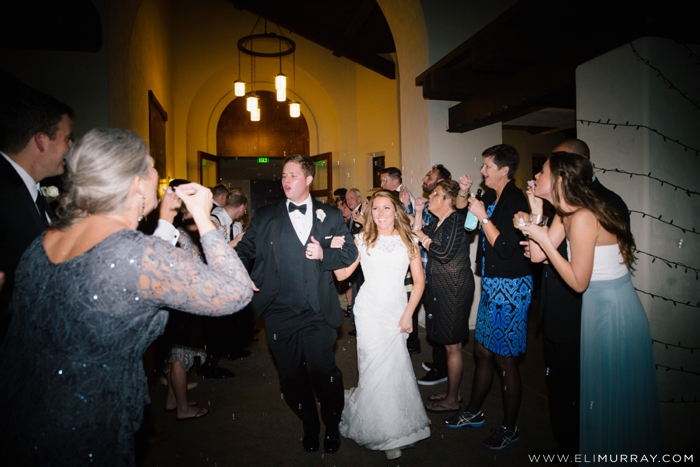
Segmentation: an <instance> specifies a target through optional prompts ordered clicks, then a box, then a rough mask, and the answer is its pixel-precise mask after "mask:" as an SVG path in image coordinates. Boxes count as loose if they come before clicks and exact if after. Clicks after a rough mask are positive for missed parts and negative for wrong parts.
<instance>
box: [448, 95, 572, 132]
mask: <svg viewBox="0 0 700 467" xmlns="http://www.w3.org/2000/svg"><path fill="white" fill-rule="evenodd" d="M575 105H576V87H575V85H574V84H571V85H569V86H566V87H563V88H560V89H555V90H546V91H542V92H540V93H539V94H538V95H531V96H530V97H528V98H527V99H520V100H506V99H502V98H501V97H493V98H490V99H479V100H478V101H465V102H461V103H459V104H457V105H455V106H453V107H450V108H449V109H448V113H449V118H448V130H447V131H449V132H451V133H464V132H467V131H471V130H476V129H477V128H482V127H485V126H487V125H491V124H493V123H498V122H505V121H508V120H513V119H515V118H518V117H522V116H523V115H528V114H530V113H532V112H536V111H538V110H542V109H544V108H546V107H559V108H574V107H575Z"/></svg>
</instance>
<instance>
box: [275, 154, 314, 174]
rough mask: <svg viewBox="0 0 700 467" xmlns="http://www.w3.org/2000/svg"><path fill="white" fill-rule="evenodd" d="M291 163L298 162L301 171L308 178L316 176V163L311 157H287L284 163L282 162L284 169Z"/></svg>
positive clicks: (299, 155)
mask: <svg viewBox="0 0 700 467" xmlns="http://www.w3.org/2000/svg"><path fill="white" fill-rule="evenodd" d="M289 162H296V163H297V164H299V165H300V166H301V171H302V172H304V176H306V177H308V176H309V175H311V176H312V177H313V176H314V175H316V164H314V161H313V160H312V159H311V158H310V157H309V156H302V155H301V154H297V155H294V156H287V157H285V158H284V162H282V167H283V168H284V166H285V165H287V164H288V163H289Z"/></svg>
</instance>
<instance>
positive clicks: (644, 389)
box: [513, 153, 663, 464]
mask: <svg viewBox="0 0 700 467" xmlns="http://www.w3.org/2000/svg"><path fill="white" fill-rule="evenodd" d="M592 178H593V168H592V166H591V164H590V162H589V161H588V160H587V159H585V158H583V157H581V156H578V155H576V154H568V153H554V154H552V155H551V156H550V157H549V159H548V160H547V162H546V163H545V165H544V167H543V169H542V172H540V173H539V174H537V175H536V176H535V183H534V186H531V187H530V188H528V195H529V199H530V204H531V208H532V213H533V214H535V213H542V199H546V200H547V201H549V202H550V203H552V205H553V206H554V207H555V208H556V212H557V215H556V216H555V218H554V220H553V222H552V226H551V227H550V228H549V229H548V228H547V227H539V226H536V225H534V224H530V223H529V222H528V220H527V218H529V215H525V214H524V213H518V214H516V216H515V218H514V220H513V222H514V223H515V225H516V227H517V228H519V229H520V230H522V231H523V233H525V234H527V235H528V236H529V239H530V254H531V259H532V261H543V260H545V259H547V260H548V261H549V262H550V263H551V264H552V266H554V267H555V268H556V270H557V272H558V273H559V274H560V275H561V277H562V278H563V279H564V281H565V282H566V283H567V284H568V285H569V286H570V287H571V288H572V289H573V290H574V291H576V292H583V305H582V309H581V399H580V401H581V406H580V410H581V422H580V424H581V425H580V428H581V432H580V448H579V450H580V453H581V454H582V458H581V462H584V463H594V464H607V463H610V464H615V463H619V462H621V459H622V457H621V456H622V455H626V456H628V457H627V459H629V458H630V457H629V456H630V455H633V454H636V455H638V456H641V455H645V454H646V455H654V454H661V453H662V452H663V440H662V436H661V421H660V414H659V397H658V389H657V385H656V370H655V366H654V355H653V351H652V347H651V336H650V333H649V322H648V320H647V316H646V313H645V311H644V308H643V307H642V304H641V302H640V301H639V297H638V296H637V293H636V291H635V290H634V286H633V285H632V281H631V275H630V272H629V271H630V269H631V268H632V265H633V263H634V261H635V258H634V254H633V253H632V252H633V249H634V238H633V237H632V234H631V233H630V231H629V227H628V226H627V224H626V223H625V222H624V220H623V219H622V217H621V216H620V215H619V214H618V213H617V212H616V211H615V210H614V209H612V208H611V207H609V206H608V205H606V204H605V203H604V202H603V201H602V200H601V199H599V198H598V197H597V196H596V195H595V194H594V193H593V191H591V189H590V182H591V180H592ZM538 198H540V199H538ZM564 238H566V240H567V246H568V248H569V255H568V256H569V258H570V261H567V260H566V259H565V258H564V257H562V256H561V255H560V254H559V253H558V252H557V247H556V246H557V245H559V244H561V242H562V241H563V240H564Z"/></svg>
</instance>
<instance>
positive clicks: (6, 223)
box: [0, 155, 46, 342]
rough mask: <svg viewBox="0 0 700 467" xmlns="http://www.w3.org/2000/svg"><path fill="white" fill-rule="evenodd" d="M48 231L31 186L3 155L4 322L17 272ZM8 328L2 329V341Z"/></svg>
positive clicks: (0, 244) (0, 295)
mask: <svg viewBox="0 0 700 467" xmlns="http://www.w3.org/2000/svg"><path fill="white" fill-rule="evenodd" d="M45 230H46V223H45V221H44V220H42V218H41V216H40V215H39V211H38V210H37V207H36V204H35V202H34V200H33V199H32V197H31V195H30V194H29V191H28V190H27V186H26V185H25V184H24V181H23V180H22V178H21V177H20V176H19V174H18V173H17V171H16V170H15V168H14V167H13V166H12V165H11V164H10V163H9V162H8V161H7V160H6V159H5V158H4V157H3V156H2V155H0V271H2V272H4V273H5V285H4V286H3V288H2V291H0V320H3V322H4V321H5V320H6V319H7V318H8V317H7V312H8V307H9V305H10V299H11V297H12V289H13V287H14V282H15V269H17V265H18V264H19V260H20V258H21V257H22V254H23V253H24V250H26V249H27V247H28V246H29V244H30V243H32V241H33V240H34V239H35V238H36V237H38V236H39V235H41V234H42V233H43V232H44V231H45ZM4 336H5V329H4V328H3V329H0V342H1V341H2V339H3V338H4Z"/></svg>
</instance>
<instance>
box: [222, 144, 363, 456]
mask: <svg viewBox="0 0 700 467" xmlns="http://www.w3.org/2000/svg"><path fill="white" fill-rule="evenodd" d="M314 174H315V165H314V163H313V161H312V160H311V159H310V158H309V157H307V156H290V157H287V158H286V159H285V161H284V165H283V169H282V187H283V188H284V193H285V195H286V197H287V200H286V201H283V202H281V203H279V204H277V205H272V206H266V207H264V208H261V209H258V211H257V213H256V214H255V217H254V218H253V220H252V222H251V224H250V226H249V227H248V230H247V231H246V233H245V235H244V236H243V238H242V239H241V241H240V242H239V243H238V245H237V246H236V251H237V252H238V256H239V257H240V259H241V260H242V261H243V264H245V265H246V266H249V265H250V263H251V261H252V260H255V261H254V263H253V266H252V270H251V271H250V277H251V279H252V280H253V282H254V284H255V287H256V288H257V289H256V293H255V295H254V296H253V300H252V301H251V303H250V306H251V307H252V308H253V311H254V312H255V317H256V318H257V316H259V315H260V314H261V313H264V316H265V327H266V330H267V339H268V342H269V344H270V350H271V351H272V355H273V356H274V358H275V361H276V363H277V369H278V371H279V373H280V381H281V386H282V392H283V393H284V397H285V399H286V401H287V404H289V406H290V407H291V408H292V410H293V411H294V412H295V413H296V414H297V415H298V416H299V418H301V420H302V422H303V427H304V438H303V446H304V449H305V450H306V451H308V452H313V451H317V450H318V448H319V438H318V436H319V432H320V424H319V421H318V413H317V411H316V398H315V397H314V390H315V391H316V395H317V396H318V398H319V401H320V402H321V419H322V420H323V423H324V424H325V425H326V435H325V438H324V442H323V446H324V449H325V451H326V452H329V453H333V452H336V451H337V450H338V448H339V447H340V433H339V432H338V424H339V423H340V416H341V414H342V411H343V406H344V388H343V375H342V374H341V372H340V369H338V367H337V366H336V364H335V356H334V354H333V346H334V345H335V341H336V338H337V332H336V328H337V327H339V326H340V325H341V324H342V323H343V315H342V312H341V309H340V302H339V300H338V294H337V292H336V288H335V285H334V283H333V270H334V269H340V268H343V267H345V266H348V265H350V264H351V263H353V262H354V261H355V259H356V258H357V254H358V252H357V247H356V246H355V243H354V242H353V240H352V237H351V236H350V234H349V232H348V229H347V226H346V225H345V224H344V223H343V218H342V216H341V214H340V211H338V209H336V208H335V207H334V206H329V205H326V204H323V203H320V202H318V201H316V200H314V199H313V198H312V197H311V195H310V192H309V189H310V186H311V183H312V182H313V178H314ZM334 236H343V237H345V245H344V246H343V248H340V249H338V248H331V247H330V243H331V240H332V238H333V237H334ZM309 380H310V381H309ZM312 387H313V388H312Z"/></svg>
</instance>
